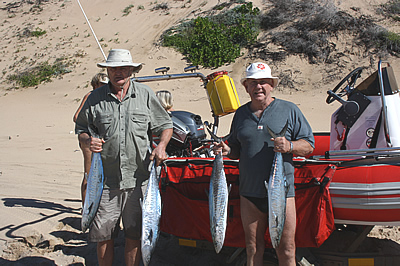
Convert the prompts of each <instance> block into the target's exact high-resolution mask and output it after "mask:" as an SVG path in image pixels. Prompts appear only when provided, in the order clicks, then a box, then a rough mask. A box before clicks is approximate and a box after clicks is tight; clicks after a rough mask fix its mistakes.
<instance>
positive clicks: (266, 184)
mask: <svg viewBox="0 0 400 266" xmlns="http://www.w3.org/2000/svg"><path fill="white" fill-rule="evenodd" d="M264 185H265V188H266V189H267V190H268V182H267V181H264Z"/></svg>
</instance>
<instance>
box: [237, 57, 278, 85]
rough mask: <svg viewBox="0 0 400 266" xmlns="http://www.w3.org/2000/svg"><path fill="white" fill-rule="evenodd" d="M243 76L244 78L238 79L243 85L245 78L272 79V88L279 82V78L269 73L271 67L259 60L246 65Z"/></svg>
mask: <svg viewBox="0 0 400 266" xmlns="http://www.w3.org/2000/svg"><path fill="white" fill-rule="evenodd" d="M243 76H244V78H242V79H241V80H240V82H241V83H242V85H243V86H244V82H245V81H246V80H247V79H272V80H273V81H274V85H273V87H274V88H275V87H276V86H277V85H278V83H279V78H278V77H273V76H272V75H271V68H270V67H269V66H268V65H267V64H265V63H261V62H257V63H252V64H251V65H250V66H248V67H247V68H246V71H245V72H244V75H243Z"/></svg>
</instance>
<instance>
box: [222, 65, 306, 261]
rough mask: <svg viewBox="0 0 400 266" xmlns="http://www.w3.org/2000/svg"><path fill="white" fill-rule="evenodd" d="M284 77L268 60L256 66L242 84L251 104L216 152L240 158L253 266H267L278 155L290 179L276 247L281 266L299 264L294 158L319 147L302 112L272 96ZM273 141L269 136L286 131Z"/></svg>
mask: <svg viewBox="0 0 400 266" xmlns="http://www.w3.org/2000/svg"><path fill="white" fill-rule="evenodd" d="M278 82H279V79H278V78H277V77H274V76H272V75H271V69H270V67H269V66H268V65H267V64H265V63H262V62H257V63H253V64H251V65H250V66H249V67H248V68H247V69H246V72H245V77H244V78H243V79H242V80H241V83H242V85H243V86H244V87H245V89H246V92H247V93H248V94H249V95H250V99H251V101H250V102H248V103H247V104H245V105H243V106H241V107H240V108H239V109H238V110H237V111H236V113H235V116H234V118H233V120H232V125H231V132H230V135H229V138H228V139H227V143H224V142H221V143H219V144H218V145H217V146H216V148H215V149H216V152H221V151H222V154H223V155H226V156H228V157H229V158H231V159H240V161H239V169H240V177H239V183H240V185H239V193H240V210H241V219H242V224H243V229H244V233H245V241H246V252H247V265H263V254H264V249H265V241H264V235H265V232H266V230H267V228H268V198H267V191H266V189H265V185H264V183H265V181H266V182H268V179H269V175H270V171H271V166H272V162H273V158H274V152H281V153H282V155H283V161H284V169H285V175H286V178H287V181H288V185H289V187H288V193H287V195H286V198H287V200H286V204H287V207H286V222H285V225H284V228H283V233H282V237H281V240H280V244H279V245H278V247H277V248H276V253H277V256H278V260H279V265H293V266H294V265H296V259H295V252H296V246H295V231H296V208H295V199H294V166H293V160H292V159H293V154H296V155H299V156H305V155H308V154H310V153H311V152H312V151H313V149H314V137H313V133H312V129H311V127H310V125H309V124H308V122H307V120H306V118H305V117H304V116H303V114H302V113H301V111H300V110H299V108H298V107H297V106H296V105H295V104H293V103H291V102H288V101H284V100H280V99H276V98H275V97H272V95H271V92H272V90H273V89H274V88H275V87H276V86H277V85H278ZM286 124H287V125H288V127H287V130H286V132H285V133H284V136H282V137H276V138H273V136H271V135H270V134H269V132H268V129H267V128H270V129H271V130H272V131H274V132H275V133H279V132H282V130H283V129H284V128H285V125H286ZM221 148H222V149H221Z"/></svg>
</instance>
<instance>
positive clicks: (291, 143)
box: [288, 140, 293, 153]
mask: <svg viewBox="0 0 400 266" xmlns="http://www.w3.org/2000/svg"><path fill="white" fill-rule="evenodd" d="M289 142H290V150H289V152H288V153H292V151H293V142H291V141H290V140H289Z"/></svg>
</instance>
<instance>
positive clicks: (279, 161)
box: [265, 123, 288, 248]
mask: <svg viewBox="0 0 400 266" xmlns="http://www.w3.org/2000/svg"><path fill="white" fill-rule="evenodd" d="M287 127H288V123H286V126H285V127H284V128H283V130H282V131H281V132H280V133H279V134H275V133H274V132H272V130H271V129H270V128H268V127H267V129H268V132H269V133H270V135H271V136H272V137H273V138H276V137H279V136H283V135H284V134H285V132H286V130H287ZM265 187H266V188H267V192H268V206H269V210H268V225H269V234H270V236H271V242H272V246H273V247H274V248H277V247H278V246H279V243H280V241H281V237H282V232H283V226H284V225H285V219H286V191H287V181H286V175H285V170H284V168H283V157H282V153H280V152H275V155H274V161H273V163H272V169H271V173H270V176H269V181H268V183H267V182H266V181H265Z"/></svg>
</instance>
